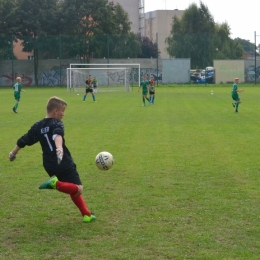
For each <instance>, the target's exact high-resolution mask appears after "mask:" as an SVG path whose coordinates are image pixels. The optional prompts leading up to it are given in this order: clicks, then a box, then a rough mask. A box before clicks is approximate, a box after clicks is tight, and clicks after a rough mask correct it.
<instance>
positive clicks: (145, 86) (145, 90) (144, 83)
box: [138, 75, 150, 106]
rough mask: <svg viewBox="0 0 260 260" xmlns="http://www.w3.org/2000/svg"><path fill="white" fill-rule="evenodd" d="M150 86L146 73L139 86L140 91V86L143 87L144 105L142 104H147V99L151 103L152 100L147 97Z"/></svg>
mask: <svg viewBox="0 0 260 260" xmlns="http://www.w3.org/2000/svg"><path fill="white" fill-rule="evenodd" d="M148 86H149V81H148V80H146V76H145V75H144V76H143V80H142V81H141V83H140V86H139V88H138V92H139V90H140V88H141V87H142V95H143V105H142V106H145V99H146V100H147V101H148V104H149V103H150V100H149V98H148V97H147V94H148Z"/></svg>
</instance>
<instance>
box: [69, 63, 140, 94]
mask: <svg viewBox="0 0 260 260" xmlns="http://www.w3.org/2000/svg"><path fill="white" fill-rule="evenodd" d="M88 75H91V78H92V79H93V78H94V77H96V78H97V80H98V91H131V87H130V86H131V85H133V84H138V85H140V64H137V63H134V64H129V63H128V64H126V63H121V64H118V63H117V64H115V63H110V64H91V63H89V64H77V63H71V64H70V67H69V68H67V91H68V92H84V91H85V81H86V80H87V78H88Z"/></svg>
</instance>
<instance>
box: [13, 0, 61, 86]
mask: <svg viewBox="0 0 260 260" xmlns="http://www.w3.org/2000/svg"><path fill="white" fill-rule="evenodd" d="M17 3H18V9H17V11H16V17H17V19H18V26H17V29H16V33H15V35H16V37H17V38H18V39H20V40H22V46H23V51H24V52H32V51H33V53H34V79H35V84H36V85H38V61H39V58H40V57H41V53H43V52H44V51H47V50H48V49H50V46H51V45H50V44H49V42H48V41H49V38H48V37H46V35H51V34H57V30H56V27H55V26H53V24H55V22H56V19H57V8H56V7H57V3H56V0H18V1H17Z"/></svg>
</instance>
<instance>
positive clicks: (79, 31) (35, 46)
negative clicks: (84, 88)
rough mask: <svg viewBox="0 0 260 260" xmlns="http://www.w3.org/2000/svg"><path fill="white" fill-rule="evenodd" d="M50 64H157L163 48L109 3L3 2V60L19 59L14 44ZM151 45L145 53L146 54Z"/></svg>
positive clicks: (84, 0)
mask: <svg viewBox="0 0 260 260" xmlns="http://www.w3.org/2000/svg"><path fill="white" fill-rule="evenodd" d="M17 40H21V42H22V43H21V44H22V48H23V49H22V51H24V52H33V54H34V55H33V56H34V74H35V75H34V76H35V83H36V84H38V77H37V75H38V61H39V59H49V58H57V57H59V58H62V59H66V58H75V57H79V58H80V61H81V62H84V63H86V62H88V61H89V60H90V59H91V58H103V57H106V58H109V57H110V58H128V57H131V58H141V57H143V58H146V57H147V58H150V57H151V56H152V57H154V58H157V57H158V56H159V55H160V52H159V51H158V47H157V43H153V42H152V41H150V40H149V39H148V38H147V37H141V36H140V35H137V34H134V33H133V32H131V23H130V21H129V17H128V14H127V12H125V11H124V10H123V8H122V6H121V5H120V4H114V3H113V2H108V1H107V0H63V1H57V0H0V58H1V59H4V58H7V57H8V58H14V57H13V54H12V49H11V47H12V42H13V41H17ZM143 45H145V51H143V49H144V48H143Z"/></svg>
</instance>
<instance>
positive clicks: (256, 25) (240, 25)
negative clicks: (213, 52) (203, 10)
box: [144, 0, 260, 45]
mask: <svg viewBox="0 0 260 260" xmlns="http://www.w3.org/2000/svg"><path fill="white" fill-rule="evenodd" d="M201 2H202V3H203V4H205V5H206V6H207V7H208V9H209V12H210V14H211V15H212V16H213V19H214V21H215V23H224V22H227V24H228V25H229V26H230V29H231V35H230V36H231V38H232V39H234V38H237V37H239V38H241V39H244V40H249V41H250V42H251V43H255V38H256V45H258V44H260V19H259V17H260V1H259V0H247V1H239V0H235V1H232V0H214V1H213V0H204V1H201ZM192 3H195V4H197V6H198V7H199V6H200V0H145V1H144V9H145V10H144V11H145V12H150V11H155V10H174V9H178V10H185V9H187V8H189V6H190V5H191V4H192ZM255 31H256V35H257V36H256V37H255Z"/></svg>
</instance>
